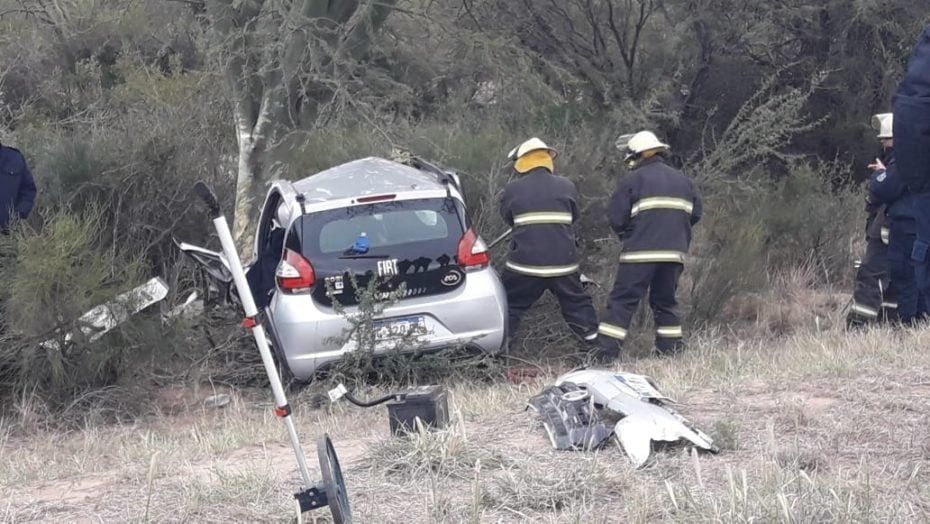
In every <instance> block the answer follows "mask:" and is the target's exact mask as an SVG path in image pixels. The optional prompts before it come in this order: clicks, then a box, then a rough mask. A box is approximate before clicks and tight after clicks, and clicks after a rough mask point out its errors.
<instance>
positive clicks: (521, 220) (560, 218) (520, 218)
mask: <svg viewBox="0 0 930 524" xmlns="http://www.w3.org/2000/svg"><path fill="white" fill-rule="evenodd" d="M571 223H572V214H571V213H560V212H558V211H542V212H538V213H522V214H519V215H517V216H515V217H513V225H515V226H528V225H531V224H566V225H571Z"/></svg>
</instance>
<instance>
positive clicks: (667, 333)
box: [656, 326, 685, 338]
mask: <svg viewBox="0 0 930 524" xmlns="http://www.w3.org/2000/svg"><path fill="white" fill-rule="evenodd" d="M656 335H657V336H658V337H659V338H682V337H684V336H685V335H684V333H683V332H682V329H681V326H663V327H658V328H656Z"/></svg>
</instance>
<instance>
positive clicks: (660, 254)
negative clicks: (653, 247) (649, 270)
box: [620, 251, 685, 264]
mask: <svg viewBox="0 0 930 524" xmlns="http://www.w3.org/2000/svg"><path fill="white" fill-rule="evenodd" d="M620 262H629V263H638V262H677V263H679V264H684V263H685V254H684V253H682V252H680V251H633V252H631V253H621V254H620Z"/></svg>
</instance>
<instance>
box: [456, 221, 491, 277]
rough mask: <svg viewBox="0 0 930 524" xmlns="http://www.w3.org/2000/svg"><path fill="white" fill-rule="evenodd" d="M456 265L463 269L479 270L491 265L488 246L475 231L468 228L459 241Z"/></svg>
mask: <svg viewBox="0 0 930 524" xmlns="http://www.w3.org/2000/svg"><path fill="white" fill-rule="evenodd" d="M456 258H458V263H459V265H460V266H462V267H463V268H465V269H481V268H483V267H486V266H487V265H488V264H490V263H491V255H490V253H488V246H487V244H485V243H484V240H481V237H479V236H478V233H475V230H474V229H472V228H468V231H466V232H465V234H464V235H463V236H462V239H461V240H459V249H458V256H457V257H456Z"/></svg>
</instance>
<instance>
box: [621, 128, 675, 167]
mask: <svg viewBox="0 0 930 524" xmlns="http://www.w3.org/2000/svg"><path fill="white" fill-rule="evenodd" d="M651 149H664V150H669V149H671V147H670V146H669V145H668V144H666V143H664V142H660V141H659V139H658V138H657V137H656V135H655V133H653V132H652V131H640V132H639V133H636V134H635V135H633V136H632V138H630V141H629V142H627V145H626V157H625V158H624V160H630V159H631V158H634V157H636V156H637V155H639V154H641V153H643V152H645V151H649V150H651Z"/></svg>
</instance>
